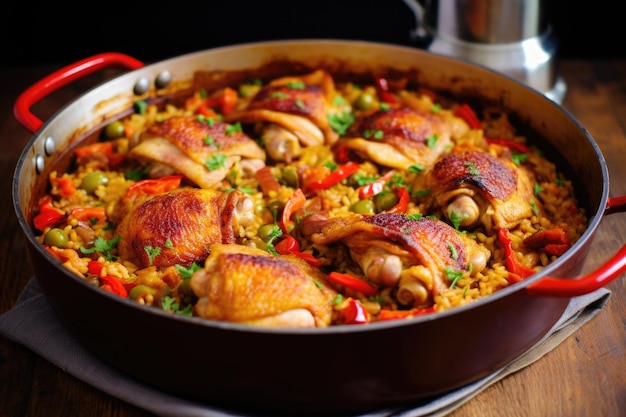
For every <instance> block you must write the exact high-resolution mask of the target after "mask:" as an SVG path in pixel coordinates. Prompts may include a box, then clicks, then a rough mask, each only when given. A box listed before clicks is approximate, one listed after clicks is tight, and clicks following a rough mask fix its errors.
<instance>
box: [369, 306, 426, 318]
mask: <svg viewBox="0 0 626 417" xmlns="http://www.w3.org/2000/svg"><path fill="white" fill-rule="evenodd" d="M435 311H437V310H435V307H434V306H433V307H427V308H412V309H411V310H381V311H380V314H379V316H378V319H379V320H398V319H407V318H410V317H416V316H421V315H424V314H430V313H434V312H435Z"/></svg>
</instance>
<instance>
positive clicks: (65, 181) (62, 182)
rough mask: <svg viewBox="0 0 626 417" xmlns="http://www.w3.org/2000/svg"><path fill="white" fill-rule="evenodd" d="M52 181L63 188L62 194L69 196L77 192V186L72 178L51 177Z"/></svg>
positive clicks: (60, 188)
mask: <svg viewBox="0 0 626 417" xmlns="http://www.w3.org/2000/svg"><path fill="white" fill-rule="evenodd" d="M50 182H51V183H52V184H53V185H56V186H57V187H59V190H61V195H62V196H64V197H68V196H70V195H72V194H74V193H75V192H76V186H75V185H74V181H72V179H71V178H59V177H55V178H51V179H50Z"/></svg>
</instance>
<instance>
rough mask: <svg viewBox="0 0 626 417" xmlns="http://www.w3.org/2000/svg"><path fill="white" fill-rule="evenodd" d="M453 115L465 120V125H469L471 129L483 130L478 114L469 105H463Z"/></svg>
mask: <svg viewBox="0 0 626 417" xmlns="http://www.w3.org/2000/svg"><path fill="white" fill-rule="evenodd" d="M453 113H454V115H455V116H456V117H460V118H461V119H463V120H465V123H467V124H468V125H469V127H470V128H471V129H475V130H478V129H482V125H481V124H480V120H478V117H477V116H476V113H474V110H472V108H471V107H470V106H469V105H467V104H461V105H460V106H458V107H457V108H456V109H454V112H453Z"/></svg>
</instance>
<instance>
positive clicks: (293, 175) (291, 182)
mask: <svg viewBox="0 0 626 417" xmlns="http://www.w3.org/2000/svg"><path fill="white" fill-rule="evenodd" d="M282 179H283V181H284V182H285V184H287V185H288V186H289V187H293V188H298V183H299V180H298V173H297V172H296V170H295V168H293V167H287V168H285V169H283V172H282Z"/></svg>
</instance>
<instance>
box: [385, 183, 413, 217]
mask: <svg viewBox="0 0 626 417" xmlns="http://www.w3.org/2000/svg"><path fill="white" fill-rule="evenodd" d="M409 200H410V196H409V191H408V190H407V189H406V187H400V188H398V203H397V204H396V205H395V206H393V207H392V208H390V209H389V210H387V211H386V213H406V209H407V207H408V206H409Z"/></svg>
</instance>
